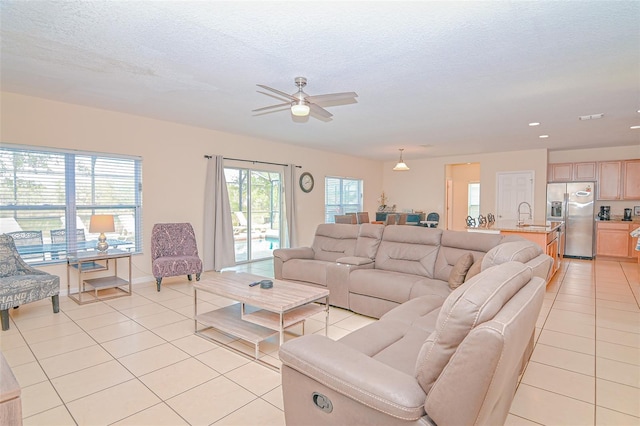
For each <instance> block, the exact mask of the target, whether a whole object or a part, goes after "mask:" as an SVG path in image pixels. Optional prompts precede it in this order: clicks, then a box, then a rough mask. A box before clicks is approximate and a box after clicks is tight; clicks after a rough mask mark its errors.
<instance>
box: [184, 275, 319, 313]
mask: <svg viewBox="0 0 640 426" xmlns="http://www.w3.org/2000/svg"><path fill="white" fill-rule="evenodd" d="M261 280H271V281H273V287H272V288H268V289H264V288H260V285H256V286H253V287H249V284H250V283H252V282H255V281H261ZM193 286H194V288H196V289H198V290H202V291H206V292H208V293H212V294H216V295H218V296H224V297H227V298H229V299H233V300H236V301H238V302H242V303H245V304H247V305H251V306H255V307H258V308H262V309H266V310H268V311H271V312H286V311H288V310H291V309H294V308H297V307H299V306H302V305H305V304H307V303H310V302H313V301H316V300H319V299H322V298H325V297H328V296H329V290H327V289H323V288H320V287H311V286H307V285H304V284H296V283H290V282H287V281H281V280H276V279H273V278H266V277H261V276H259V275H253V274H247V273H245V272H220V273H217V274H215V275H213V276H211V275H209V276H208V277H206V278H202V279H201V280H200V281H197V282H196V283H195V284H193Z"/></svg>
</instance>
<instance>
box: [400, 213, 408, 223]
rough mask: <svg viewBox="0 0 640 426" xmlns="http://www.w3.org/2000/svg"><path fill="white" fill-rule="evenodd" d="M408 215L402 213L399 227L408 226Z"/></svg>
mask: <svg viewBox="0 0 640 426" xmlns="http://www.w3.org/2000/svg"><path fill="white" fill-rule="evenodd" d="M407 216H408V214H407V213H400V214H399V215H398V225H406V224H407Z"/></svg>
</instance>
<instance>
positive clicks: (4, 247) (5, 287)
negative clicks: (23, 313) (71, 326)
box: [0, 234, 60, 330]
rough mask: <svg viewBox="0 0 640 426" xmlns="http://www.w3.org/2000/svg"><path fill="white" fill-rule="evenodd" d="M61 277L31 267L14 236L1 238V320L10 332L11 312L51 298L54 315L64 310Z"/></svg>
mask: <svg viewBox="0 0 640 426" xmlns="http://www.w3.org/2000/svg"><path fill="white" fill-rule="evenodd" d="M59 294H60V277H58V276H56V275H51V274H48V273H46V272H43V271H39V270H37V269H34V268H32V267H31V266H29V265H27V264H26V263H25V261H24V260H22V258H21V257H20V254H18V250H17V249H16V245H15V243H14V241H13V238H11V236H10V235H7V234H2V235H0V319H1V320H2V330H8V329H9V309H10V308H17V307H18V306H20V305H24V304H25V303H30V302H35V301H36V300H40V299H44V298H45V297H51V303H52V304H53V312H54V313H58V312H59V311H60V299H59Z"/></svg>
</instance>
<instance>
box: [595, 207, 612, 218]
mask: <svg viewBox="0 0 640 426" xmlns="http://www.w3.org/2000/svg"><path fill="white" fill-rule="evenodd" d="M598 219H600V220H610V219H611V206H600V213H598Z"/></svg>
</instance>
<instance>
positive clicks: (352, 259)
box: [336, 256, 373, 266]
mask: <svg viewBox="0 0 640 426" xmlns="http://www.w3.org/2000/svg"><path fill="white" fill-rule="evenodd" d="M336 262H337V263H346V264H347V265H354V266H362V265H368V264H370V263H373V259H369V258H368V257H358V256H345V257H341V258H339V259H337V260H336Z"/></svg>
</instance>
